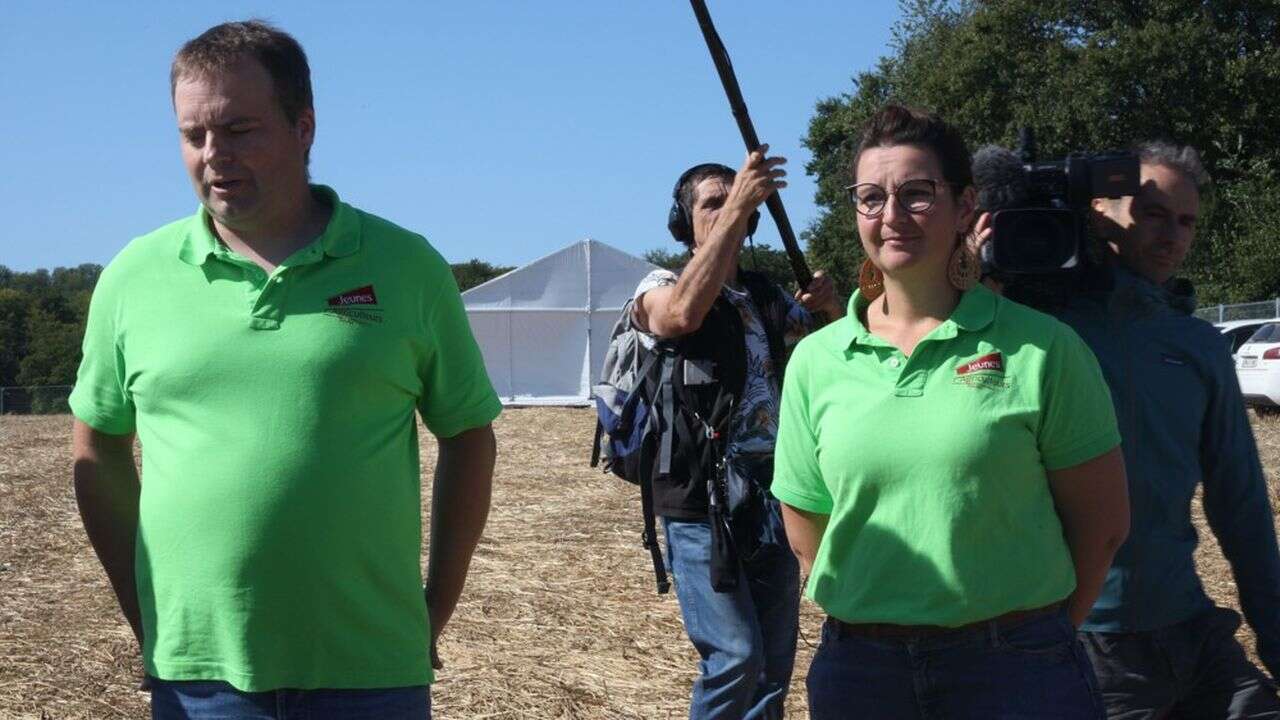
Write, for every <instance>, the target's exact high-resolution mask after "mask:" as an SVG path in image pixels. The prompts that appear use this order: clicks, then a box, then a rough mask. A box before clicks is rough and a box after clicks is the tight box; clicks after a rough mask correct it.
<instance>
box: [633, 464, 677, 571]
mask: <svg viewBox="0 0 1280 720" xmlns="http://www.w3.org/2000/svg"><path fill="white" fill-rule="evenodd" d="M640 512H641V513H642V514H643V515H644V532H643V534H642V535H641V536H640V539H641V542H642V543H643V544H644V547H645V549H646V550H648V551H649V559H650V560H651V561H653V577H654V580H655V581H656V582H657V585H658V594H659V595H666V594H667V593H668V592H669V591H670V590H671V581H670V580H669V579H668V578H667V566H666V564H665V563H664V562H663V560H662V547H661V546H660V545H659V544H658V528H657V520H656V519H655V518H654V516H653V473H652V472H651V468H644V472H643V474H642V476H641V479H640Z"/></svg>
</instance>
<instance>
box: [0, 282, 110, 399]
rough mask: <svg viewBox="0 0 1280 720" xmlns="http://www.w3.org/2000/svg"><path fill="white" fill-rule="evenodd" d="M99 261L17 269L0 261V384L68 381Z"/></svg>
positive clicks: (71, 378) (72, 377)
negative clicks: (26, 269) (15, 270)
mask: <svg viewBox="0 0 1280 720" xmlns="http://www.w3.org/2000/svg"><path fill="white" fill-rule="evenodd" d="M101 272H102V267H101V266H100V265H89V264H86V265H80V266H78V267H74V268H55V269H54V270H53V271H52V272H50V271H48V270H35V271H33V272H28V273H23V272H14V271H13V270H10V269H9V268H7V267H4V266H2V265H0V387H4V386H14V385H19V386H34V385H70V384H72V383H74V382H75V378H76V368H77V367H79V365H80V341H81V338H82V337H83V336H84V322H85V317H86V315H87V314H88V311H89V297H90V295H91V294H92V293H93V286H94V285H95V284H96V283H97V282H98V275H99V274H101Z"/></svg>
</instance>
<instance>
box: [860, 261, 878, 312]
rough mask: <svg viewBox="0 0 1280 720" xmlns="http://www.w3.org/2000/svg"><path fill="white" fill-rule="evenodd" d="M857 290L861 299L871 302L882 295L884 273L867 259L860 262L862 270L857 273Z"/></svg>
mask: <svg viewBox="0 0 1280 720" xmlns="http://www.w3.org/2000/svg"><path fill="white" fill-rule="evenodd" d="M858 290H859V291H861V292H862V297H864V298H866V299H867V302H871V301H872V300H875V299H876V298H878V297H880V296H881V295H883V294H884V273H882V272H880V268H878V267H876V266H875V263H873V262H871V259H870V258H868V259H866V260H863V261H862V269H861V270H859V271H858Z"/></svg>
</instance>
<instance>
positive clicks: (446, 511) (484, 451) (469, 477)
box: [423, 425, 497, 669]
mask: <svg viewBox="0 0 1280 720" xmlns="http://www.w3.org/2000/svg"><path fill="white" fill-rule="evenodd" d="M438 441H439V447H440V452H439V455H438V456H437V459H436V477H435V487H434V489H433V493H432V498H431V545H430V547H429V548H428V555H429V557H428V559H427V583H426V586H425V587H424V588H423V595H424V596H425V599H426V603H427V611H428V613H429V614H430V622H431V666H432V667H434V668H436V669H439V668H441V667H443V664H442V663H441V662H440V655H439V653H438V651H437V649H436V645H437V642H438V641H439V639H440V634H441V633H442V632H443V631H444V628H445V625H446V624H448V622H449V618H450V617H452V616H453V610H454V608H456V607H457V606H458V597H459V596H461V595H462V586H463V584H464V583H465V582H466V579H467V568H469V567H470V565H471V555H472V554H473V553H474V552H475V549H476V544H477V543H479V542H480V534H481V533H482V532H483V531H484V524H485V520H486V518H488V516H489V496H490V493H491V489H492V486H493V464H494V458H495V456H496V454H497V445H496V442H495V441H494V437H493V428H492V427H491V426H489V425H485V426H484V427H478V428H472V429H470V430H464V431H463V432H461V433H458V434H457V435H454V436H453V437H447V438H438Z"/></svg>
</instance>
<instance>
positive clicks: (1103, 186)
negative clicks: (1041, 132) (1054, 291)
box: [973, 128, 1139, 283]
mask: <svg viewBox="0 0 1280 720" xmlns="http://www.w3.org/2000/svg"><path fill="white" fill-rule="evenodd" d="M1018 141H1019V142H1018V144H1019V148H1018V152H1017V153H1016V154H1015V153H1013V152H1012V151H1009V150H1006V149H1005V148H1001V147H996V146H992V145H989V146H987V147H984V148H982V149H981V150H979V151H978V152H977V154H975V155H974V158H973V175H974V183H975V185H976V186H977V189H978V209H979V211H982V212H991V213H992V227H993V228H994V232H993V233H992V236H991V240H990V242H988V243H986V244H985V245H984V246H983V247H982V252H981V257H980V259H981V261H982V270H983V274H984V275H992V276H994V277H995V278H996V279H998V280H1002V281H1004V282H1006V283H1007V282H1017V281H1019V280H1021V281H1027V282H1031V281H1033V279H1034V278H1050V277H1053V276H1062V275H1070V274H1074V273H1076V272H1078V271H1080V270H1083V269H1084V267H1083V266H1084V265H1086V264H1087V263H1088V262H1089V258H1088V248H1089V244H1088V237H1089V219H1088V213H1089V210H1090V202H1091V201H1092V200H1093V199H1095V198H1118V197H1122V196H1125V195H1136V194H1137V192H1138V185H1139V180H1138V157H1137V155H1135V154H1133V153H1131V152H1107V153H1098V154H1086V153H1073V154H1071V155H1068V156H1067V157H1066V158H1065V159H1063V160H1050V161H1043V162H1038V161H1037V160H1036V157H1035V155H1036V149H1035V139H1034V138H1033V137H1032V134H1031V130H1030V129H1029V128H1023V129H1022V131H1021V132H1020V133H1019V136H1018Z"/></svg>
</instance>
